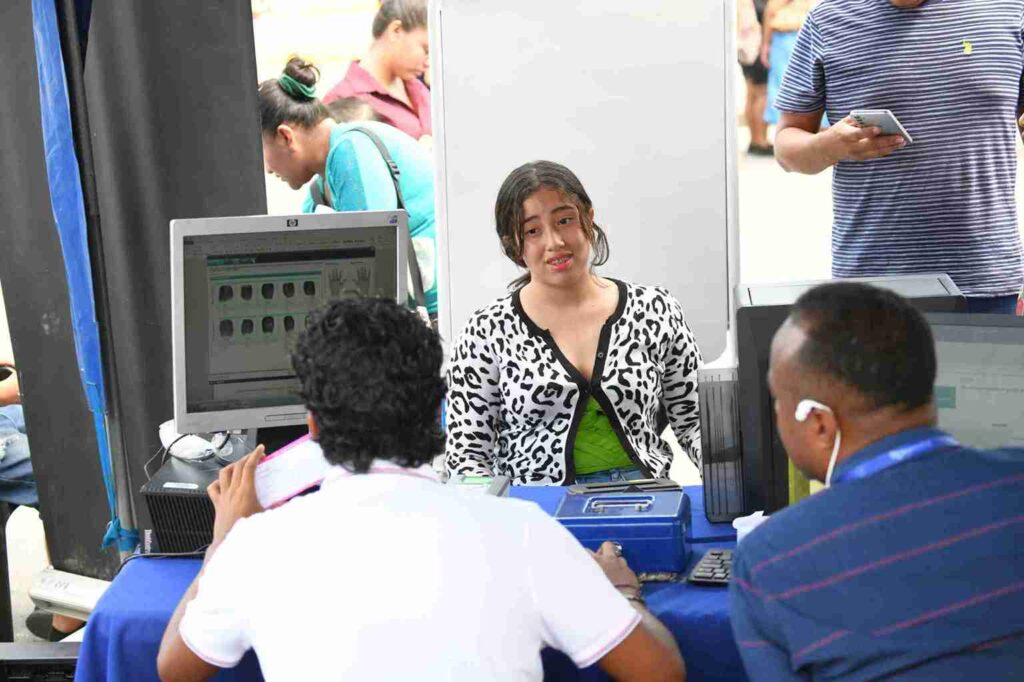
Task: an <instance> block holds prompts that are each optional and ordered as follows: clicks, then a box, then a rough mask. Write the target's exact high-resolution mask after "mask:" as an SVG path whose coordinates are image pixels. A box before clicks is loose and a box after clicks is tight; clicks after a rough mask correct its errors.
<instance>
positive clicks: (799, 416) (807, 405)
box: [793, 398, 843, 488]
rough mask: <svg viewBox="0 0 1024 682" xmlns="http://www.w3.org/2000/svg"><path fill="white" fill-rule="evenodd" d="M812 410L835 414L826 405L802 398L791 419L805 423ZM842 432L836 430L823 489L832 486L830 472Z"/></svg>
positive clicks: (833, 465)
mask: <svg viewBox="0 0 1024 682" xmlns="http://www.w3.org/2000/svg"><path fill="white" fill-rule="evenodd" d="M812 410H821V411H822V412H828V413H829V414H833V415H834V414H835V412H833V411H832V408H831V407H829V406H828V405H822V404H821V403H819V402H818V401H817V400H811V399H810V398H804V399H803V400H801V401H800V402H799V403H797V406H796V412H795V413H794V414H793V418H794V419H796V420H797V421H798V422H805V421H807V417H809V416H810V414H811V411H812ZM842 436H843V434H842V431H840V430H839V429H838V428H837V429H836V440H835V443H833V445H832V456H831V457H829V458H828V470H827V471H826V472H825V487H826V488H827V487H829V486H830V485H831V484H832V471H833V470H834V469H835V468H836V457H837V456H838V455H839V444H840V443H841V442H842Z"/></svg>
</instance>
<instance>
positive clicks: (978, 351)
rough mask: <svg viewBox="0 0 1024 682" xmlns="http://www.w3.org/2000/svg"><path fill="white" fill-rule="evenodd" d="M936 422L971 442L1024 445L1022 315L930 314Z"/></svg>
mask: <svg viewBox="0 0 1024 682" xmlns="http://www.w3.org/2000/svg"><path fill="white" fill-rule="evenodd" d="M928 322H929V323H930V324H931V327H932V335H933V336H934V338H935V355H936V360H937V361H938V368H937V372H936V377H935V407H936V408H937V412H938V416H939V428H941V429H943V430H945V431H948V432H949V433H951V434H953V436H955V437H956V438H957V440H959V441H960V442H961V443H963V444H964V445H967V446H970V447H975V448H999V447H1003V446H1013V447H1018V448H1019V447H1024V318H1019V317H1012V316H1010V315H942V314H929V315H928Z"/></svg>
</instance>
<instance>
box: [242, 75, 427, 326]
mask: <svg viewBox="0 0 1024 682" xmlns="http://www.w3.org/2000/svg"><path fill="white" fill-rule="evenodd" d="M319 75H320V73H319V71H318V70H317V68H316V67H315V66H314V65H312V64H309V63H307V62H305V61H303V60H302V59H300V58H298V57H292V58H291V59H289V60H288V63H287V64H286V65H285V68H284V71H283V72H282V73H281V75H280V76H278V77H277V78H270V79H268V80H265V81H263V82H262V83H260V85H259V107H260V125H261V127H262V130H263V165H264V167H265V168H266V171H267V173H272V174H273V175H276V176H277V177H278V178H280V179H281V180H284V181H285V182H286V183H288V186H289V187H291V188H292V189H295V190H298V189H301V188H302V187H303V186H305V185H307V183H308V188H309V191H308V192H307V195H306V197H305V201H304V203H303V207H302V210H303V212H304V213H313V212H314V211H316V210H318V207H320V206H324V207H326V210H334V211H387V210H394V209H395V208H397V207H398V195H397V193H396V192H395V183H394V180H393V178H392V176H391V171H390V170H389V168H388V165H387V163H386V162H385V160H384V157H383V155H382V153H381V151H380V149H378V147H377V146H376V144H375V143H374V141H373V139H371V137H370V136H369V135H367V134H366V133H365V132H362V131H360V130H359V129H360V128H361V129H363V130H366V131H369V132H370V133H372V134H373V135H375V136H376V137H377V138H378V139H379V140H380V142H382V143H383V145H384V147H385V148H386V149H387V152H388V154H389V155H390V156H391V158H392V160H393V161H394V162H395V164H396V165H397V166H398V169H399V187H400V189H401V192H402V198H403V200H404V203H405V210H406V211H408V213H409V232H410V233H411V235H412V241H413V248H414V249H415V251H416V261H417V263H418V264H419V268H420V273H421V274H422V278H423V292H424V294H425V296H426V305H427V310H428V312H429V313H430V314H431V315H436V313H437V285H436V281H437V277H436V258H435V252H436V247H435V236H434V235H435V230H434V171H433V165H432V164H431V161H430V156H429V155H428V153H427V152H426V151H425V150H424V149H423V148H422V147H421V146H420V145H419V144H417V143H416V141H415V140H413V139H412V138H411V137H409V136H408V135H406V134H405V133H403V132H401V131H400V130H398V129H396V128H393V127H392V126H389V125H386V124H383V123H377V122H375V121H361V122H355V123H348V124H339V123H336V122H335V121H334V119H333V118H331V112H330V111H329V110H328V109H327V107H326V106H325V105H324V103H323V102H321V101H320V100H319V99H318V98H317V96H316V90H315V88H316V82H317V79H318V78H319Z"/></svg>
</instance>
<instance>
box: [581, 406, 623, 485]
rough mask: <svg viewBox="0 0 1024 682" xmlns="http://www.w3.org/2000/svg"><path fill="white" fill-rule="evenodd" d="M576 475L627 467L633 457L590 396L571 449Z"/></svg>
mask: <svg viewBox="0 0 1024 682" xmlns="http://www.w3.org/2000/svg"><path fill="white" fill-rule="evenodd" d="M572 457H573V461H574V462H575V464H576V473H577V474H594V473H597V472H599V471H608V470H609V469H628V468H632V467H635V466H636V465H635V464H634V463H633V460H631V459H630V458H629V455H628V454H626V450H625V449H624V448H623V447H622V443H620V442H619V437H618V436H616V435H615V430H614V429H612V424H611V422H610V421H608V417H607V415H605V413H604V411H603V410H602V409H601V406H600V405H598V403H597V400H596V399H594V397H593V396H591V397H590V400H588V401H587V406H586V409H585V411H584V412H583V418H582V419H581V420H580V426H579V430H577V431H576V445H575V447H574V448H573V451H572Z"/></svg>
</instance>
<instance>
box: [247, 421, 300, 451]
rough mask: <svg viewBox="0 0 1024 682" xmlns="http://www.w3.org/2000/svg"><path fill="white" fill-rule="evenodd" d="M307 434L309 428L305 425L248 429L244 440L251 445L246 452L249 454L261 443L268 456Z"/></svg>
mask: <svg viewBox="0 0 1024 682" xmlns="http://www.w3.org/2000/svg"><path fill="white" fill-rule="evenodd" d="M307 433H309V428H308V427H307V426H306V425H305V424H296V425H295V426H267V427H264V428H261V429H249V430H248V431H246V434H245V435H246V440H247V441H248V442H249V443H252V447H250V448H249V449H248V450H246V452H251V451H252V449H253V448H255V447H256V444H257V443H262V444H263V447H264V450H265V451H266V453H267V454H268V455H269V454H271V453H273V452H276V451H277V450H280V449H281V448H283V447H284V446H285V445H288V443H291V442H292V441H294V440H297V439H299V438H302V437H303V436H305V435H306V434H307Z"/></svg>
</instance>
